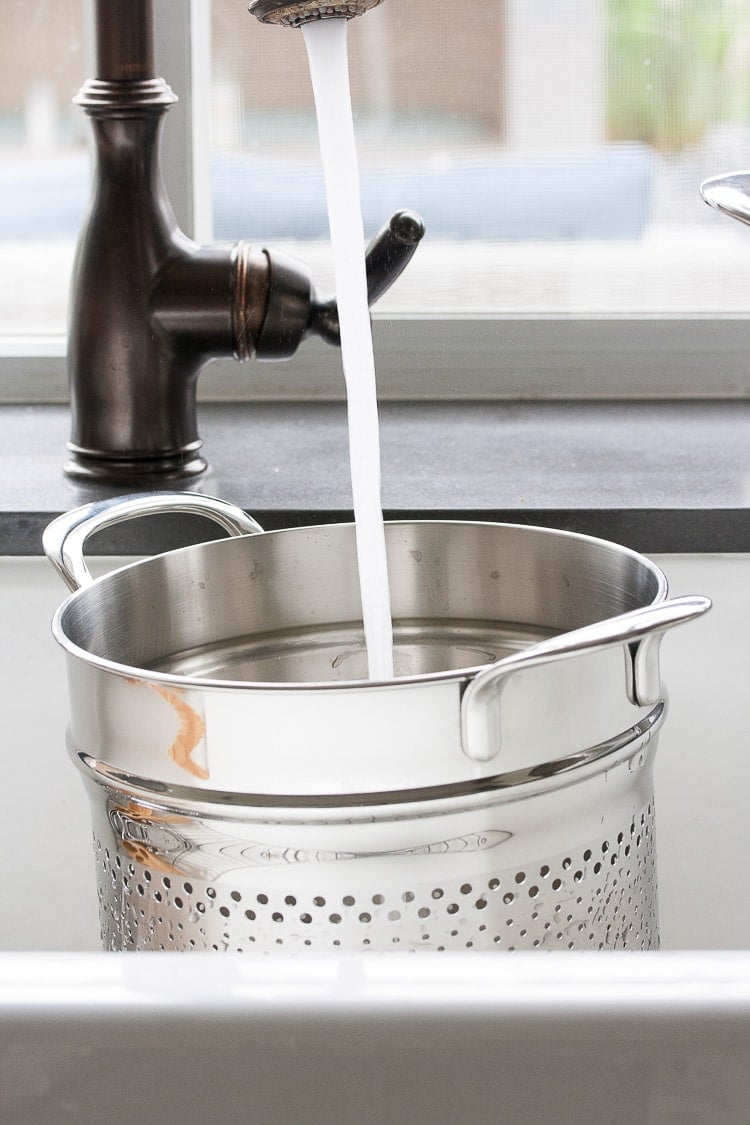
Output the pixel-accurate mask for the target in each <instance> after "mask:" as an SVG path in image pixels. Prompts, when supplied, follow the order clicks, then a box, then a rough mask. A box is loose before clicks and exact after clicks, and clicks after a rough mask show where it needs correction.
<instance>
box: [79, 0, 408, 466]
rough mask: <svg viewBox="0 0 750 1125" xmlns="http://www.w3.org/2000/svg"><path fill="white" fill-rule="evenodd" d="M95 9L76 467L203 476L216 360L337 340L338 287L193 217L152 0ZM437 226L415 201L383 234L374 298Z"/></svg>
mask: <svg viewBox="0 0 750 1125" xmlns="http://www.w3.org/2000/svg"><path fill="white" fill-rule="evenodd" d="M372 5H373V0H359V2H357V3H354V4H346V5H344V7H345V8H346V9H347V13H349V14H357V11H364V10H366V8H368V7H372ZM256 6H262V7H263V8H265V9H270V8H271V7H275V8H277V9H290V8H297V9H302V8H304V9H309V8H310V5H309V4H296V5H294V4H292V5H290V4H286V5H285V4H281V5H279V4H276V5H271V4H268V3H263V4H262V5H251V7H253V8H254V7H256ZM354 9H356V11H354ZM317 11H318V12H319V13H320V14H321V15H325V14H328V13H329V11H332V9H329V8H325V9H323V8H320V6H318V7H317ZM258 14H259V15H261V16H262V17H263V18H271V16H270V14H269V13H258ZM95 16H96V53H97V64H96V75H97V76H96V77H95V78H91V79H89V80H88V81H87V82H86V83H85V84H84V86H83V87H82V89H81V91H80V93H79V94H78V96H77V98H76V102H77V104H78V105H80V106H81V107H82V108H83V109H84V110H85V111H86V113H87V114H88V115H89V117H90V118H91V122H92V126H93V131H94V139H95V142H96V167H95V174H94V187H93V198H92V202H91V207H90V211H89V215H88V219H87V221H86V223H85V226H84V229H83V231H82V234H81V238H80V242H79V246H78V252H77V255H76V262H75V267H74V273H73V282H72V292H71V315H70V328H69V347H68V366H69V379H70V399H71V414H72V432H71V440H70V442H69V445H68V448H69V450H70V454H71V457H70V460H69V461H68V462H67V464H66V466H65V470H66V472H67V473H68V474H69V475H71V476H74V477H82V478H85V479H87V480H98V481H112V482H120V481H124V482H128V481H129V482H133V481H144V480H154V481H159V480H165V479H175V478H180V477H191V476H195V475H197V474H199V473H202V472H203V471H204V470H205V469H206V467H207V465H206V461H205V460H204V458H203V457H202V456H201V455H200V452H199V450H200V447H201V444H202V443H201V440H200V438H199V436H198V430H197V418H196V413H197V411H196V397H195V396H196V384H197V377H198V374H199V372H200V370H201V368H202V367H203V366H204V365H205V364H206V363H207V362H208V361H209V360H210V359H215V358H219V357H223V356H233V357H234V358H236V359H238V360H247V359H249V358H250V357H251V356H253V355H255V356H256V357H257V358H258V359H288V358H289V357H290V356H292V355H293V354H294V352H295V351H296V349H297V347H298V345H299V344H300V343H301V341H302V340H303V339H304V338H305V337H306V336H307V335H310V334H317V335H320V336H322V337H323V338H324V339H325V340H327V341H328V342H329V343H334V344H335V343H338V342H339V330H338V313H337V308H336V302H335V299H331V300H324V299H321V298H320V297H319V295H318V294H317V293H316V291H315V289H314V287H313V285H312V284H311V281H310V275H309V271H308V269H307V267H306V266H305V265H304V264H303V263H301V262H299V261H297V260H296V259H292V258H290V257H289V256H288V255H285V254H281V253H278V252H277V251H270V250H268V249H266V248H265V247H251V246H250V245H248V243H247V242H243V241H240V242H237V243H236V244H235V245H230V244H219V243H217V244H214V245H207V246H202V245H199V244H198V243H196V242H194V241H193V240H192V239H190V238H188V237H187V235H185V234H184V233H183V232H182V231H181V230H180V229H179V227H178V225H177V221H176V219H175V216H174V213H173V210H172V206H171V204H170V202H169V199H168V197H167V194H166V192H165V189H164V185H163V182H162V176H161V170H160V162H159V138H160V131H161V126H162V122H163V119H164V115H165V114H166V112H167V110H168V109H169V108H170V106H172V105H173V104H174V102H175V101H176V100H177V99H176V96H175V94H174V93H173V92H172V90H171V89H170V87H169V86H168V85H167V83H166V82H165V81H164V79H163V78H159V77H157V76H156V73H155V69H154V46H153V3H152V0H129V2H128V3H127V4H124V3H122V2H121V0H95ZM308 18H309V17H308ZM290 22H292V23H293V22H295V21H294V20H291V19H290ZM297 22H298V21H297ZM423 233H424V227H423V225H422V222H421V220H420V219H419V217H418V216H416V215H414V214H413V213H412V212H408V211H405V212H399V213H398V214H397V215H395V216H394V217H393V219H392V220H391V221H390V223H389V224H387V225H386V226H385V227H384V228H383V230H382V231H381V232H380V234H379V235H378V236H377V237H376V239H375V240H374V242H373V244H372V246H371V247H370V248H369V250H368V253H367V265H368V293H369V297H370V301H371V302H372V301H375V300H377V298H378V297H379V296H380V295H381V294H382V293H383V292H385V290H386V289H387V288H388V286H389V285H390V284H391V283H392V282H393V281H394V280H395V278H396V277H398V275H399V274H400V273H401V271H402V270H403V268H404V267H405V265H406V264H407V262H408V261H409V259H410V258H411V256H412V255H413V253H414V251H415V249H416V246H417V244H418V242H419V240H420V238H421V237H422V234H423Z"/></svg>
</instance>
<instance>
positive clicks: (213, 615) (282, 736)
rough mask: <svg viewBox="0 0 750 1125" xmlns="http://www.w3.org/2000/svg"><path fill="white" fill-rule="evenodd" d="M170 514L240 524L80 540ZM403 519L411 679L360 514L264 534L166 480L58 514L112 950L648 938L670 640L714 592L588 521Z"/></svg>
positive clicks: (79, 759) (51, 536)
mask: <svg viewBox="0 0 750 1125" xmlns="http://www.w3.org/2000/svg"><path fill="white" fill-rule="evenodd" d="M174 511H188V512H191V513H197V514H202V515H205V516H206V517H207V518H209V519H211V520H214V521H216V522H217V523H218V524H220V525H221V526H222V527H223V528H224V530H225V531H227V532H228V534H229V538H223V539H218V540H216V541H214V542H210V543H203V544H199V545H196V546H193V547H186V548H181V549H179V550H175V551H171V552H168V553H166V554H163V555H159V556H156V557H154V558H148V559H145V560H143V561H140V562H135V563H132V564H130V565H127V566H125V567H123V568H121V569H118V570H115V571H112V572H110V573H109V574H107V575H105V576H104V577H103V578H99V579H97V580H96V581H93V580H92V579H91V577H90V575H89V573H88V569H87V566H86V563H85V560H84V547H85V542H86V540H87V538H88V536H89V535H91V534H92V533H93V532H94V531H97V530H99V529H100V528H102V527H104V526H106V525H108V524H112V523H117V522H121V521H123V520H128V519H131V518H134V517H138V516H142V515H146V514H156V515H158V514H161V513H166V512H174ZM386 531H387V545H388V561H389V571H390V579H391V601H392V611H393V618H394V637H395V667H396V674H395V676H394V679H392V680H390V681H387V682H372V681H368V680H366V679H364V676H365V674H366V673H365V668H366V660H365V653H364V641H363V636H362V627H361V608H360V595H359V584H358V572H357V560H356V545H355V537H354V529H353V527H352V526H351V525H344V524H341V525H332V526H319V527H308V528H295V529H292V530H284V531H277V532H261V529H260V528H259V526H258V525H257V524H256V523H255V521H254V520H252V519H250V518H249V517H248V516H246V515H245V514H244V513H243V512H242V511H240V510H239V509H237V508H234V507H233V506H232V505H229V504H226V503H224V502H222V501H219V500H214V499H212V498H209V497H205V496H202V495H198V494H192V493H176V494H149V495H146V496H134V497H128V498H125V499H120V500H116V501H107V502H103V503H99V504H94V505H89V506H87V507H85V508H81V509H77V510H76V511H74V512H71V513H68V514H66V515H64V516H61V517H60V518H59V519H57V520H55V521H54V522H53V523H52V524H51V525H50V526H49V528H48V529H47V531H46V532H45V537H44V543H45V550H46V553H47V555H48V557H49V558H50V560H51V561H52V562H53V564H54V565H55V566H56V567H57V569H58V570H59V572H60V573H61V574H62V576H63V577H64V579H65V581H66V582H67V583H68V585H69V586H70V587H71V588H72V589H73V591H74V592H73V593H72V594H71V596H70V597H69V598H68V599H67V600H66V601H65V602H64V603H63V605H62V606H61V607H60V609H59V610H58V612H57V614H56V615H55V618H54V624H53V632H54V635H55V637H56V638H57V640H58V642H59V643H60V644H61V645H62V647H63V649H64V650H65V653H66V663H67V676H68V685H69V696H70V724H69V732H68V738H69V747H70V751H71V754H72V755H73V758H74V760H75V761H76V763H77V764H78V766H79V767H80V769H81V771H82V773H83V775H84V778H85V781H86V785H87V789H88V791H89V795H90V798H91V806H92V815H93V827H94V847H95V853H96V857H97V872H98V891H99V899H100V907H101V922H102V935H103V941H104V944H105V946H106V947H108V948H112V949H241V950H265V951H274V950H278V949H279V948H283V949H284V950H290V949H313V950H317V951H320V950H322V949H347V950H360V949H365V948H368V947H370V948H376V949H386V948H395V949H416V948H422V949H456V948H473V949H509V948H542V947H543V948H574V949H580V948H584V949H590V948H596V949H605V948H653V947H654V946H655V945H656V944H657V942H658V930H657V920H656V889H655V855H654V836H653V831H654V829H653V813H654V804H653V775H652V767H653V755H654V749H655V745H656V735H657V733H658V730H659V727H660V725H661V723H662V721H663V718H664V713H665V698H664V693H663V691H662V685H661V679H660V674H659V654H658V649H659V642H660V640H661V637H662V636H663V634H664V633H665V632H666V631H667V630H668V629H670V628H671V627H672V626H674V625H677V624H679V623H680V622H684V621H688V620H689V619H692V618H694V617H697V616H698V615H700V614H702V613H703V612H705V611H706V610H707V609H708V608H709V605H710V603H709V601H708V600H707V599H706V598H703V597H698V596H695V597H682V598H675V599H672V600H668V598H667V583H666V579H665V577H664V575H663V573H662V572H661V571H660V570H659V568H658V567H656V566H655V565H654V564H653V563H652V562H650V561H649V560H648V559H646V558H644V557H643V556H641V555H639V554H636V553H634V552H633V551H630V550H627V549H626V548H623V547H620V546H617V545H616V544H613V543H608V542H605V541H603V540H598V539H594V538H591V537H587V536H582V535H575V534H570V533H566V532H561V531H552V530H548V529H545V528H538V527H523V526H515V525H511V524H493V523H478V522H477V523H466V522H450V521H416V522H403V523H390V524H388V525H387V528H386Z"/></svg>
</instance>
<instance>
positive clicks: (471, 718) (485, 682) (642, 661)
mask: <svg viewBox="0 0 750 1125" xmlns="http://www.w3.org/2000/svg"><path fill="white" fill-rule="evenodd" d="M710 608H711V601H710V599H709V598H704V597H702V596H700V595H697V594H696V595H688V596H686V597H681V598H672V599H671V600H670V601H664V602H659V603H657V604H656V605H651V606H645V607H644V608H641V609H634V610H631V611H630V612H628V613H623V614H620V615H619V616H618V617H610V618H607V620H606V621H595V622H594V623H593V624H592V625H585V626H583V627H582V628H581V629H574V630H573V631H572V632H569V633H562V634H560V635H558V636H555V637H550V638H548V639H547V640H544V641H540V642H539V643H538V644H535V645H531V646H530V647H529V648H527V649H524V650H523V651H522V652H518V653H513V654H512V655H511V656H507V657H505V658H504V659H503V660H498V661H497V663H495V664H491V665H490V666H489V667H488V668H485V669H483V670H482V671H481V672H478V673H477V675H476V676H475V677H474V678H473V679H472V680H470V682H469V683H468V685H467V687H466V689H465V690H464V693H463V697H462V699H461V745H462V748H463V752H464V754H465V755H466V757H467V758H471V759H472V760H473V761H475V762H489V761H490V760H491V759H492V758H494V757H495V756H496V755H497V754H498V753H500V751H501V749H502V729H501V726H502V721H501V717H500V710H501V709H500V699H499V696H500V695H501V694H502V690H503V688H504V686H505V684H506V683H507V682H508V679H509V678H510V677H511V676H513V675H514V673H516V672H520V671H523V670H524V669H525V668H534V667H536V666H538V665H542V664H552V663H554V662H555V661H557V660H563V659H566V658H568V657H571V656H583V655H585V654H587V653H593V652H597V651H599V650H600V649H605V648H612V647H614V646H616V645H626V646H627V654H628V696H629V698H630V701H631V702H632V703H633V704H635V705H636V706H637V707H647V706H650V705H652V704H654V703H657V702H658V700H659V698H660V696H661V678H660V675H659V644H660V642H661V638H662V636H663V635H664V633H666V631H667V630H668V629H671V628H672V627H673V626H675V625H681V624H683V623H684V622H686V621H691V620H692V619H693V618H695V617H700V616H701V615H702V614H704V613H705V612H706V611H707V610H709V609H710Z"/></svg>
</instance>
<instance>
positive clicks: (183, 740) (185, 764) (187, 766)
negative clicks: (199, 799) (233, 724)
mask: <svg viewBox="0 0 750 1125" xmlns="http://www.w3.org/2000/svg"><path fill="white" fill-rule="evenodd" d="M127 682H128V683H129V684H144V685H145V686H146V687H149V688H151V690H152V691H155V692H156V694H157V695H158V696H160V697H161V698H162V699H163V700H164V702H165V703H168V704H169V706H170V707H171V708H172V710H173V711H174V712H175V714H176V715H177V718H178V719H179V720H180V729H179V730H178V732H177V737H176V738H175V740H174V742H173V743H172V745H171V746H170V747H169V750H168V751H167V753H168V754H169V757H170V758H171V759H172V761H173V762H174V763H175V764H176V765H178V766H180V767H181V769H184V770H187V772H188V773H190V774H192V775H193V777H198V778H200V779H201V781H207V780H208V776H209V774H208V770H205V769H204V768H203V767H202V766H199V765H197V764H196V763H195V762H194V761H193V760H192V758H191V757H190V755H191V754H192V752H193V750H195V748H196V746H197V745H198V743H199V742H200V740H201V739H202V738H203V735H204V734H205V733H206V724H205V723H204V722H203V719H202V718H201V717H200V715H199V714H198V712H197V711H195V710H194V709H193V708H192V707H191V706H190V705H189V704H188V703H186V702H185V700H184V699H181V698H180V695H179V693H178V692H176V691H170V690H169V688H166V687H164V686H163V685H162V684H150V683H148V682H147V681H146V680H138V679H135V678H134V677H127Z"/></svg>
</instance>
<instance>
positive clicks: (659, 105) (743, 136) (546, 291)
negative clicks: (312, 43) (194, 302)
mask: <svg viewBox="0 0 750 1125" xmlns="http://www.w3.org/2000/svg"><path fill="white" fill-rule="evenodd" d="M9 8H10V9H11V15H10V19H9V21H8V22H7V23H6V26H5V29H4V49H3V54H4V56H5V58H4V62H5V66H4V68H3V78H2V86H0V94H1V96H2V104H0V123H1V124H2V128H1V129H0V143H1V144H2V149H1V150H0V151H1V152H2V167H3V170H2V173H0V195H1V196H2V199H1V200H0V203H1V204H2V205H1V206H0V242H2V244H3V245H2V255H3V262H4V266H3V269H2V271H0V272H1V277H0V335H1V336H3V337H4V338H5V341H6V343H7V342H9V341H10V338H11V337H15V338H18V337H20V336H23V337H25V341H24V344H23V347H21V348H20V352H24V354H25V353H26V352H30V354H33V352H34V348H36V350H37V352H39V350H40V348H41V349H42V351H43V350H44V342H45V340H48V341H49V340H52V339H55V340H57V341H58V343H59V340H60V337H61V335H62V333H63V332H64V323H65V293H66V282H67V271H69V269H70V261H71V257H72V250H73V245H74V239H75V231H76V230H77V227H78V223H79V222H80V216H81V214H82V211H83V208H84V207H85V196H86V173H85V167H86V153H85V148H86V137H87V122H86V120H85V118H84V117H83V115H82V114H81V113H80V111H78V110H76V109H73V108H72V107H71V106H70V104H69V103H70V97H71V95H72V94H73V93H74V92H75V90H76V89H77V88H78V86H79V85H80V83H81V81H82V80H83V78H84V77H85V76H86V74H87V73H90V71H91V68H90V65H88V64H87V62H86V59H87V53H86V50H85V47H84V44H85V42H86V34H85V31H86V27H87V12H88V6H87V5H86V4H84V3H83V0H56V2H53V0H34V2H33V3H32V4H29V3H28V0H15V2H14V3H12V4H10V5H9ZM155 10H156V16H157V34H158V36H159V44H158V47H159V49H158V52H157V59H158V69H159V71H160V73H162V74H163V75H164V76H165V77H166V78H167V80H168V81H169V82H170V83H171V84H172V85H173V87H174V88H175V89H176V90H177V92H178V93H179V94H180V97H181V105H180V108H179V109H178V110H177V111H172V113H170V115H169V119H168V122H167V126H166V128H165V148H166V150H167V151H166V154H165V164H166V166H167V178H168V181H169V183H170V191H171V194H172V196H173V199H175V200H176V201H177V204H178V208H177V209H178V213H180V212H182V215H181V218H182V219H183V221H184V222H185V223H187V222H188V219H187V217H186V212H187V210H188V209H189V208H190V206H192V205H193V204H194V205H195V206H196V207H197V210H198V212H199V217H198V220H197V223H196V230H197V233H198V234H199V235H200V236H202V237H203V236H207V235H208V228H209V227H210V226H211V225H213V228H214V233H215V235H216V236H217V237H219V238H240V237H242V238H247V239H251V240H258V241H263V242H267V243H268V244H271V245H275V244H285V245H286V246H287V247H289V248H291V249H292V250H293V251H295V252H297V253H299V255H300V256H301V257H304V258H305V259H306V260H307V261H309V262H310V264H311V266H312V268H313V272H314V277H315V280H316V282H317V283H318V284H319V285H320V286H321V287H322V288H324V289H325V288H326V286H330V270H331V266H330V254H329V252H328V245H327V231H326V220H325V212H324V200H323V189H322V180H321V176H320V172H319V165H318V156H317V148H316V135H315V124H314V120H313V115H312V109H311V102H312V99H311V94H310V88H309V79H308V75H307V66H306V60H305V55H304V46H303V43H302V38H301V36H300V35H299V34H298V33H296V32H292V31H288V30H286V29H278V28H271V27H265V26H261V25H260V24H258V23H257V21H256V20H254V19H253V18H252V17H251V16H248V14H247V12H246V4H245V0H213V3H212V4H209V0H192V3H191V2H190V0H179V2H177V0H174V2H173V0H170V2H169V4H168V5H166V4H165V3H164V2H163V0H155ZM30 12H33V13H34V14H33V15H31V14H30ZM446 13H449V17H450V18H449V19H447V18H446ZM196 27H199V28H200V30H199V31H198V32H196ZM191 36H192V52H188V51H187V50H186V46H187V44H188V43H189V42H190V41H191ZM349 36H350V52H351V60H352V81H353V90H354V98H355V108H356V113H357V129H358V137H359V145H360V159H361V164H362V179H363V206H364V211H365V218H366V226H367V228H368V229H369V231H370V232H371V233H374V231H375V230H376V229H377V227H378V226H379V225H380V224H381V223H382V222H383V221H384V220H385V219H386V218H387V217H388V215H389V213H390V212H391V211H392V210H395V209H397V208H398V207H403V206H406V207H412V208H414V209H415V210H418V211H421V212H422V213H423V215H424V218H425V220H426V225H427V231H428V237H427V238H426V239H425V242H424V243H423V245H422V246H421V247H420V249H419V251H418V253H417V256H416V258H415V260H414V261H413V262H412V264H411V265H410V267H409V269H408V271H407V272H406V274H404V276H403V277H402V278H401V279H400V281H399V282H398V284H397V285H396V286H395V287H394V288H393V289H392V290H391V291H390V292H389V293H388V294H387V295H386V296H385V297H384V298H383V299H382V301H381V303H380V305H379V307H378V309H377V312H376V318H377V319H376V334H377V346H378V353H379V356H380V363H379V381H380V386H381V392H382V393H383V394H385V395H391V396H398V395H401V394H404V395H419V396H425V397H433V396H441V395H448V396H454V395H464V396H467V397H471V396H475V395H480V396H481V395H487V396H496V395H508V396H511V397H512V396H516V395H571V394H572V395H576V394H578V395H611V396H627V395H675V394H685V393H687V394H732V395H738V394H747V393H748V391H749V390H750V386H748V375H747V362H746V355H747V346H746V340H745V336H746V324H745V317H746V314H747V312H748V310H750V235H749V234H748V232H747V231H746V230H745V229H744V228H743V227H742V226H740V225H739V224H737V223H733V222H731V221H730V220H729V219H726V218H724V217H723V216H719V215H717V214H716V213H715V212H713V211H711V210H709V208H707V207H706V205H705V204H704V203H703V202H702V200H701V199H700V196H699V193H698V187H699V184H700V182H701V181H702V180H703V179H704V178H706V177H707V176H710V175H714V174H717V173H719V172H723V171H729V170H732V169H736V168H737V167H741V166H743V165H748V166H750V94H749V93H748V90H750V8H748V5H747V3H746V0H490V2H488V0H463V2H462V4H461V5H460V9H455V8H454V9H450V8H449V7H448V6H447V5H446V4H445V0H385V2H384V3H383V4H382V5H381V6H380V7H379V8H376V9H374V10H373V11H371V12H369V13H368V14H367V15H366V16H365V17H363V18H361V19H356V20H353V21H352V22H351V24H350V28H349ZM40 43H42V44H43V43H47V46H46V47H42V48H40V46H39V44H40ZM209 43H210V44H211V48H210V59H209ZM32 48H33V49H32ZM29 60H33V65H32V64H31V62H30V61H29ZM209 62H210V72H211V78H210V88H209V87H208V82H209V78H208V71H209ZM201 83H203V86H202V87H200V84H201ZM193 84H198V85H197V87H196V89H197V90H198V92H197V93H195V95H194V96H191V95H192V94H193V93H194V86H193ZM19 89H20V90H21V91H22V93H21V96H20V97H19V95H18V91H19ZM209 132H210V138H209V137H208V133H209ZM196 137H197V140H196ZM201 138H202V142H203V143H204V144H205V151H200V143H201ZM194 145H196V146H197V147H195V149H194V147H193V146H194ZM193 151H194V152H195V162H194V163H191V161H190V160H189V159H187V160H186V159H185V156H186V154H187V156H190V154H191V153H192V152H193ZM196 185H197V186H196ZM194 189H195V190H194ZM40 278H41V279H42V282H44V284H42V283H41V282H40ZM426 321H427V322H428V325H429V327H428V328H425V322H426ZM30 336H33V337H34V338H35V340H36V344H35V345H33V346H32V347H31V348H30V349H29V346H28V337H30ZM7 350H11V351H12V347H11V346H10V344H9V346H8V347H7V348H6V351H7ZM48 350H52V351H54V347H52V346H51V345H48ZM58 350H60V351H61V348H58ZM235 366H236V365H235ZM331 366H332V365H331V364H330V359H329V357H328V356H327V354H326V349H325V348H324V347H323V346H322V345H321V346H320V347H316V346H315V345H314V344H313V345H310V344H308V345H305V356H304V360H303V362H297V361H293V363H292V365H291V371H289V370H287V371H284V372H283V373H280V372H279V371H278V370H276V369H275V365H256V368H260V370H255V371H253V374H252V377H249V376H248V373H247V370H245V371H243V372H242V373H241V374H240V373H238V372H237V371H236V370H235V367H234V366H233V365H231V364H230V365H227V364H221V365H214V366H213V367H212V368H210V369H209V370H208V371H207V372H205V373H204V375H202V376H201V386H202V393H203V394H204V395H210V396H214V395H218V396H220V397H223V396H234V395H235V394H244V393H247V392H248V391H249V393H252V394H259V395H268V396H276V395H278V394H281V395H289V396H292V397H296V396H297V395H304V394H306V393H320V391H321V388H322V390H323V392H324V393H331V394H339V393H341V389H340V387H339V385H338V376H337V374H336V372H335V371H334V372H331V371H330V370H329V369H330V368H331ZM44 370H45V378H46V377H47V369H46V368H45V369H44ZM60 386H62V384H60ZM245 388H247V391H246V389H245Z"/></svg>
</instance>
